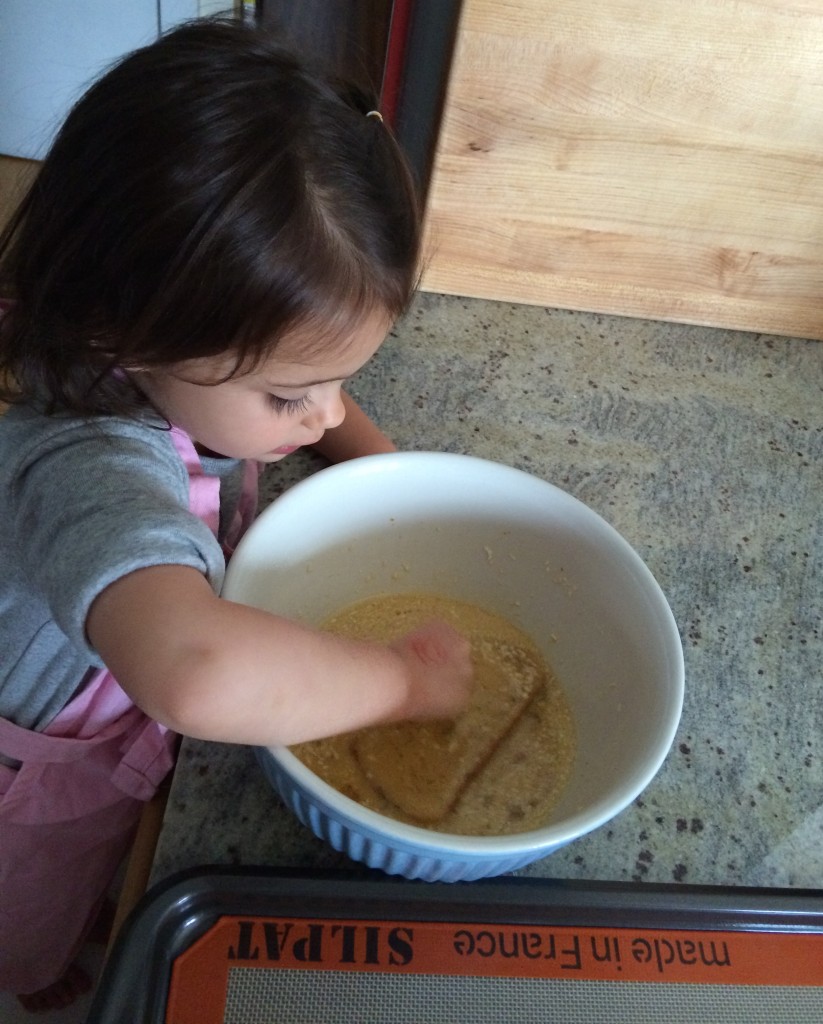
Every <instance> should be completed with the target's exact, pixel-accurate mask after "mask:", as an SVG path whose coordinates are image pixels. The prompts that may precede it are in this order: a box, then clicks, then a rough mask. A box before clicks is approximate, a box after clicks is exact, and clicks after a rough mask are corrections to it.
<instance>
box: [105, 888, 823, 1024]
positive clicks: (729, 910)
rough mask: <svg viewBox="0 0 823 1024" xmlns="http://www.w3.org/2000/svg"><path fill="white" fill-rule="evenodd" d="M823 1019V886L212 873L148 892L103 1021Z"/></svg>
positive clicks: (749, 1022) (795, 1022)
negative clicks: (822, 888) (461, 881)
mask: <svg viewBox="0 0 823 1024" xmlns="http://www.w3.org/2000/svg"><path fill="white" fill-rule="evenodd" d="M822 1019H823V892H820V891H813V892H808V891H797V890H768V889H718V888H704V887H688V886H652V885H643V884H641V885H635V884H632V885H628V884H627V885H624V884H618V883H601V884H592V883H579V882H565V881H550V880H546V879H529V878H502V879H490V880H484V881H480V882H473V883H466V884H453V885H447V884H427V883H418V882H409V881H406V880H401V879H392V878H388V877H386V876H384V875H379V876H378V875H376V876H375V877H374V878H367V879H363V878H362V876H357V877H348V876H346V875H344V874H338V873H334V874H318V873H316V872H311V873H294V872H288V873H287V872H282V871H269V870H231V869H203V870H200V871H195V872H186V873H185V874H182V875H178V876H175V877H174V878H172V879H170V880H168V882H166V883H164V884H163V885H162V886H159V887H157V888H156V889H154V890H153V891H152V892H150V893H149V894H147V896H146V897H145V898H144V900H143V901H142V902H141V904H140V905H139V906H138V907H137V908H136V910H135V912H134V913H133V914H132V916H131V917H130V918H129V920H128V921H127V922H126V924H125V926H124V928H123V930H122V931H121V934H120V936H119V938H118V940H117V942H116V944H115V947H114V949H113V951H112V954H111V957H110V959H109V962H108V964H107V966H106V969H105V970H104V973H103V977H102V979H101V982H100V986H99V988H98V991H97V994H96V997H95V1000H94V1002H93V1005H92V1009H91V1012H90V1016H89V1018H88V1024H127V1022H131V1021H134V1022H138V1021H139V1022H140V1024H154V1022H156V1024H274V1022H277V1024H302V1022H308V1021H313V1022H317V1021H322V1022H323V1024H333V1022H336V1021H353V1020H356V1021H358V1022H359V1024H360V1022H366V1024H367V1022H371V1021H374V1022H377V1021H381V1022H382V1021H392V1022H409V1024H412V1022H414V1024H422V1022H423V1021H426V1022H429V1024H440V1022H443V1024H446V1022H449V1024H460V1022H466V1024H468V1022H477V1021H503V1022H505V1021H512V1022H514V1021H517V1022H518V1024H529V1022H531V1021H534V1022H537V1021H541V1022H545V1021H558V1022H559V1021H563V1022H564V1024H575V1022H581V1024H582V1022H584V1021H585V1022H586V1024H591V1022H593V1021H600V1020H604V1021H605V1020H608V1021H610V1022H621V1021H626V1022H627V1024H628V1022H631V1024H643V1022H644V1021H649V1022H652V1021H653V1022H659V1021H661V1020H666V1021H667V1022H671V1024H678V1022H682V1024H691V1022H692V1021H694V1022H698V1021H699V1022H700V1024H706V1022H708V1021H716V1022H728V1024H736V1022H740V1024H743V1022H745V1024H758V1022H760V1021H762V1022H763V1024H779V1022H782V1021H786V1022H789V1021H791V1022H792V1024H804V1022H806V1021H808V1022H812V1021H814V1022H819V1021H820V1020H822Z"/></svg>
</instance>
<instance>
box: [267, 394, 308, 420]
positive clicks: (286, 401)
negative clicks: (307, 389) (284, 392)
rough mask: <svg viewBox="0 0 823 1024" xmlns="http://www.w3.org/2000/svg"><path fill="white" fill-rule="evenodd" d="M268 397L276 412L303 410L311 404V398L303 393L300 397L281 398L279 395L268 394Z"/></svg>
mask: <svg viewBox="0 0 823 1024" xmlns="http://www.w3.org/2000/svg"><path fill="white" fill-rule="evenodd" d="M268 398H269V403H270V404H271V405H272V406H274V408H275V409H276V410H277V412H283V413H289V414H291V415H296V414H297V413H301V412H305V411H306V409H308V407H309V405H310V404H311V399H310V398H309V396H308V395H303V397H302V398H281V397H280V395H272V394H269V396H268Z"/></svg>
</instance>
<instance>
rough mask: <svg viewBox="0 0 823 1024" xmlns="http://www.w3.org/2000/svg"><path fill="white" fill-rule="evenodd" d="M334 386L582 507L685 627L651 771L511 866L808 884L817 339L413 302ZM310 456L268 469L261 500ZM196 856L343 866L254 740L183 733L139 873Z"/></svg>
mask: <svg viewBox="0 0 823 1024" xmlns="http://www.w3.org/2000/svg"><path fill="white" fill-rule="evenodd" d="M351 390H352V393H353V394H354V395H355V397H357V398H358V400H359V401H360V402H361V403H362V404H363V405H364V406H365V407H366V409H367V410H368V411H369V412H370V413H371V414H372V415H373V416H374V417H375V418H376V419H377V420H378V421H379V422H380V423H381V425H382V426H383V427H384V429H385V430H386V431H387V433H389V434H390V435H391V436H392V437H393V438H394V439H395V440H396V442H397V443H398V445H399V447H401V448H406V449H427V450H445V451H452V452H463V453H467V454H472V455H477V456H481V457H484V458H488V459H494V460H496V461H499V462H504V463H508V464H510V465H513V466H517V467H519V468H521V469H524V470H527V471H528V472H530V473H533V474H535V475H537V476H540V477H543V478H545V479H546V480H549V481H551V482H553V483H555V484H557V485H558V486H560V487H562V488H564V489H565V490H567V491H569V492H570V493H571V494H573V495H575V496H576V497H577V498H580V499H581V500H582V501H584V502H586V503H587V504H588V505H589V506H591V507H592V508H593V509H594V510H595V511H597V512H599V513H600V514H601V515H602V516H604V517H605V518H606V519H607V520H608V521H609V522H610V523H611V524H612V525H613V526H615V527H616V528H617V529H618V530H619V531H620V532H621V533H622V534H623V536H624V537H625V538H626V539H627V540H628V541H629V542H630V543H631V544H632V545H633V546H634V548H635V549H636V550H637V551H638V553H639V554H640V555H641V557H642V558H643V559H644V560H645V561H646V563H647V565H648V566H649V567H650V569H651V570H652V572H653V573H654V575H655V576H656V578H657V579H658V581H659V582H660V584H661V586H662V588H663V590H664V591H665V593H666V595H667V597H668V599H669V603H670V605H671V607H672V611H673V612H674V616H675V618H676V620H677V623H678V625H679V628H680V631H681V636H682V639H683V647H684V653H685V660H686V687H687V689H686V700H685V707H684V711H683V718H682V722H681V726H680V730H679V733H678V735H677V738H676V740H675V743H674V745H673V747H672V750H671V752H670V754H669V757H668V758H667V760H666V762H665V764H664V766H663V768H662V769H661V771H660V772H659V774H658V775H657V776H656V778H655V779H654V780H653V782H652V783H651V784H650V785H649V786H648V788H647V789H646V791H645V792H644V793H643V794H642V795H641V796H640V797H639V799H637V800H636V801H635V802H634V803H633V804H632V805H631V806H630V807H628V808H627V809H626V810H624V811H623V812H622V813H621V814H620V815H618V817H616V818H615V819H614V820H613V821H612V822H610V823H609V824H607V825H605V826H603V827H602V828H600V829H599V830H598V831H596V832H594V833H592V834H591V835H589V836H587V837H584V838H582V839H579V840H577V841H576V842H574V843H573V844H571V845H570V846H568V847H566V848H565V849H563V850H560V851H558V852H557V853H554V854H552V855H551V856H550V857H547V858H545V859H544V860H541V861H539V862H537V863H536V864H534V865H532V866H530V867H529V868H526V869H525V870H524V871H522V872H520V873H521V874H528V875H536V876H542V877H555V878H578V879H602V880H606V879H612V880H622V881H626V880H637V881H644V880H645V881H655V882H683V883H695V884H713V885H756V886H793V887H812V888H821V887H823V620H822V619H821V616H823V529H821V513H820V509H821V505H823V343H820V342H811V341H804V340H800V339H787V338H777V337H771V336H769V337H766V336H759V335H755V334H746V333H737V332H728V331H717V330H711V329H704V328H700V327H691V326H681V325H674V324H665V323H654V322H646V321H638V320H629V319H622V318H616V317H605V316H598V315H590V314H582V313H571V312H563V311H558V310H548V309H543V308H539V307H532V306H514V305H508V304H501V303H493V302H486V301H479V300H467V299H461V298H454V297H443V296H436V295H421V296H420V297H419V298H418V300H417V302H416V304H415V305H414V307H413V308H412V310H411V311H410V313H409V315H408V316H407V318H406V319H405V320H404V322H403V323H402V324H401V325H400V326H399V327H398V329H397V330H396V331H395V332H394V334H393V336H392V338H390V339H389V341H388V342H387V344H386V345H385V346H384V348H383V349H382V350H381V352H380V353H379V354H378V356H377V357H376V359H375V360H374V361H373V363H372V364H371V365H370V366H368V367H367V368H366V369H365V370H364V371H363V372H362V373H361V374H360V375H359V376H358V378H357V379H356V381H354V382H353V385H352V388H351ZM321 466H322V463H321V462H320V460H318V459H316V458H315V457H313V456H310V455H305V454H298V455H295V456H293V457H292V458H291V459H289V460H287V461H286V462H284V463H282V464H280V465H279V466H276V467H272V468H271V469H269V470H267V472H266V474H265V476H264V482H263V500H264V501H269V500H272V499H273V498H274V497H275V496H276V495H277V494H278V493H280V492H281V491H282V490H283V489H285V488H286V487H288V486H290V485H292V484H293V483H294V482H296V481H297V480H298V479H300V478H301V477H303V476H305V475H307V474H308V473H310V472H313V471H315V470H316V469H318V468H320V467H321ZM203 864H245V865H269V866H277V867H288V866H299V867H313V866H315V867H322V868H329V867H338V866H339V867H344V868H346V869H352V868H355V869H356V866H355V865H352V864H351V862H350V861H348V860H347V859H346V858H344V857H342V856H341V855H339V854H337V853H335V852H334V851H332V850H331V849H329V848H328V847H327V846H325V845H324V844H323V843H322V842H320V841H319V840H317V839H315V838H314V837H313V836H312V835H311V834H310V833H309V832H307V831H306V830H305V829H304V828H303V827H302V826H301V825H299V824H298V823H297V822H296V821H295V820H294V819H293V818H292V817H291V815H290V814H289V813H288V812H286V811H285V809H284V808H283V807H282V805H281V804H280V802H279V799H278V798H277V797H276V796H275V794H274V793H273V792H272V791H271V790H270V789H269V787H268V786H267V784H266V783H265V782H264V780H263V778H262V776H261V774H260V771H259V770H258V768H257V765H256V762H255V760H254V758H253V755H252V753H251V752H250V751H249V750H248V749H245V748H242V747H232V746H225V745H221V744H209V743H202V742H193V741H185V742H184V745H183V749H182V752H181V757H180V762H179V765H178V768H177V772H176V776H175V779H174V783H173V786H172V792H171V797H170V800H169V804H168V808H167V812H166V817H165V821H164V825H163V829H162V832H161V835H160V840H159V843H158V847H157V851H156V856H155V862H154V869H153V873H152V881H153V882H156V881H159V880H160V879H161V878H163V877H165V876H166V875H168V874H170V873H172V872H175V871H178V870H181V869H184V868H189V867H195V866H199V865H203Z"/></svg>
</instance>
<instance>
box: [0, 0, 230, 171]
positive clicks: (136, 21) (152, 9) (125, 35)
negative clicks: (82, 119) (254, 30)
mask: <svg viewBox="0 0 823 1024" xmlns="http://www.w3.org/2000/svg"><path fill="white" fill-rule="evenodd" d="M201 3H202V0H0V153H3V154H7V155H9V156H19V157H27V158H30V159H41V158H42V157H43V156H44V155H45V152H46V150H47V149H48V147H49V144H50V143H51V140H52V138H53V137H54V134H55V132H56V131H57V129H58V128H59V126H60V124H61V122H62V121H63V119H64V117H65V115H66V114H67V113H68V111H69V109H70V107H71V105H72V103H73V102H74V101H75V100H76V99H77V98H78V97H79V96H80V94H81V93H82V92H83V90H84V89H85V88H86V87H87V86H88V85H89V83H90V82H91V81H92V80H93V79H94V78H96V77H97V76H98V75H99V74H100V73H101V72H102V71H103V70H104V69H105V68H106V67H108V66H109V65H110V64H111V63H112V62H113V61H114V60H116V59H117V58H118V57H120V56H122V55H123V54H124V53H127V52H128V51H129V50H133V49H135V48H136V47H138V46H143V45H144V44H145V43H149V42H151V40H152V39H155V38H156V37H157V35H158V32H159V31H164V30H166V29H168V28H171V27H172V26H173V25H175V24H177V23H178V22H180V21H185V20H187V19H189V18H193V17H196V16H197V15H198V14H199V13H205V12H201V11H200V6H201ZM212 6H214V5H213V4H212ZM223 6H224V7H227V6H228V7H230V6H231V0H224V3H223ZM146 86H147V88H151V85H150V83H146Z"/></svg>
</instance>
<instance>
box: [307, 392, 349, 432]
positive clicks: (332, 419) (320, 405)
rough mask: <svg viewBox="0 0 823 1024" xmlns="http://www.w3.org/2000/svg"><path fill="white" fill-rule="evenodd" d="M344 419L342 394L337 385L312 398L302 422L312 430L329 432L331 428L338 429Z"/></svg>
mask: <svg viewBox="0 0 823 1024" xmlns="http://www.w3.org/2000/svg"><path fill="white" fill-rule="evenodd" d="M345 417H346V407H345V406H344V405H343V394H342V391H341V388H340V385H339V384H338V385H334V386H332V387H330V388H329V389H328V391H325V390H324V391H323V393H322V394H317V395H316V396H315V397H314V400H313V401H312V404H311V406H310V407H309V410H308V413H307V414H306V416H305V418H304V420H303V422H304V423H305V424H306V425H307V426H310V427H312V428H317V427H319V428H320V429H321V430H331V429H332V428H333V427H339V426H340V424H341V423H342V422H343V420H344V419H345Z"/></svg>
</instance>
